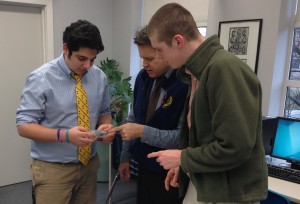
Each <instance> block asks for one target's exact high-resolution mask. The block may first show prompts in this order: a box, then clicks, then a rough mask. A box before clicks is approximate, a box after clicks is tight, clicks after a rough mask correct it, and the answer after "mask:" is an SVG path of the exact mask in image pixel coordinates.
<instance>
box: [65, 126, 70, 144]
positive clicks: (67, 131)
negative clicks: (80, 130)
mask: <svg viewBox="0 0 300 204" xmlns="http://www.w3.org/2000/svg"><path fill="white" fill-rule="evenodd" d="M66 140H67V143H70V140H69V129H66Z"/></svg>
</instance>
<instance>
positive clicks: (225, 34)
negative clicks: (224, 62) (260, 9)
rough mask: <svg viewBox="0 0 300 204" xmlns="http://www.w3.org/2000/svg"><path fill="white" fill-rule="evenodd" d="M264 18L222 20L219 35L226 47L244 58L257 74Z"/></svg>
mask: <svg viewBox="0 0 300 204" xmlns="http://www.w3.org/2000/svg"><path fill="white" fill-rule="evenodd" d="M261 28H262V19H250V20H237V21H221V22H220V23H219V32H218V36H219V38H220V42H221V44H222V45H223V46H224V49H225V50H227V51H229V52H231V53H233V54H235V55H236V56H237V57H238V58H240V59H241V60H243V61H244V62H245V63H246V64H248V65H249V67H250V68H251V69H252V70H253V71H254V72H255V73H256V74H257V64H258V57H259V46H260V38H261Z"/></svg>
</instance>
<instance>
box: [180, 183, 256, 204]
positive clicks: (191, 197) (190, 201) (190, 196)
mask: <svg viewBox="0 0 300 204" xmlns="http://www.w3.org/2000/svg"><path fill="white" fill-rule="evenodd" d="M182 204H259V202H244V203H214V202H200V201H197V192H196V189H195V186H194V184H193V183H192V182H191V181H190V183H189V186H188V189H187V192H186V194H185V197H184V200H183V202H182Z"/></svg>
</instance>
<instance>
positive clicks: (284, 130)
mask: <svg viewBox="0 0 300 204" xmlns="http://www.w3.org/2000/svg"><path fill="white" fill-rule="evenodd" d="M271 156H272V157H276V158H280V159H284V160H286V161H287V162H289V163H291V165H292V166H291V167H292V168H296V169H299V167H300V119H294V118H283V117H278V124H277V130H276V135H275V139H274V145H273V148H272V153H271Z"/></svg>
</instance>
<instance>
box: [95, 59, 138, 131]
mask: <svg viewBox="0 0 300 204" xmlns="http://www.w3.org/2000/svg"><path fill="white" fill-rule="evenodd" d="M98 67H99V68H100V69H101V70H102V71H103V72H104V73H105V74H106V76H107V78H108V86H109V93H110V102H111V103H110V110H111V113H112V117H113V124H114V125H120V124H121V123H122V121H123V117H124V113H125V112H127V110H128V105H129V103H131V102H132V95H133V91H132V88H131V84H130V80H131V77H127V78H124V79H122V76H123V74H124V73H123V72H121V71H120V70H119V63H118V62H117V61H116V60H114V59H108V58H106V59H105V60H102V61H100V66H98Z"/></svg>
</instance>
